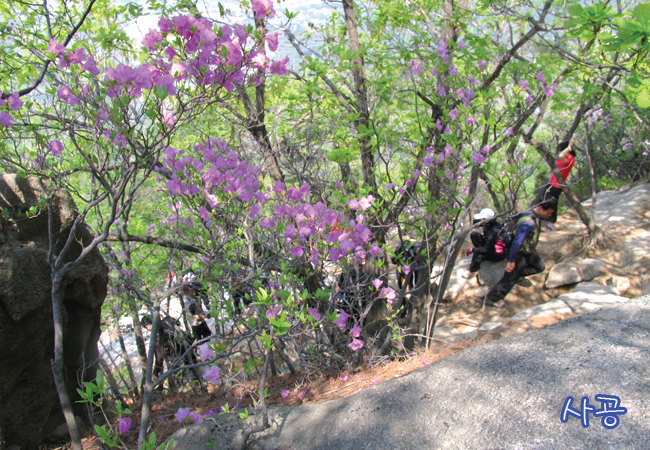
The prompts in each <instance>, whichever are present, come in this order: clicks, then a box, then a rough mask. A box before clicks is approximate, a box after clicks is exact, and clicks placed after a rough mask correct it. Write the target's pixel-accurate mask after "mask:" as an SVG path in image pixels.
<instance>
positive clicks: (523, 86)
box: [519, 80, 528, 89]
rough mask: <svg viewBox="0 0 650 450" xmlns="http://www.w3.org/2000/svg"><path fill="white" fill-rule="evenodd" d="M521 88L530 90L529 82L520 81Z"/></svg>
mask: <svg viewBox="0 0 650 450" xmlns="http://www.w3.org/2000/svg"><path fill="white" fill-rule="evenodd" d="M519 86H521V88H522V89H528V81H526V80H521V81H519Z"/></svg>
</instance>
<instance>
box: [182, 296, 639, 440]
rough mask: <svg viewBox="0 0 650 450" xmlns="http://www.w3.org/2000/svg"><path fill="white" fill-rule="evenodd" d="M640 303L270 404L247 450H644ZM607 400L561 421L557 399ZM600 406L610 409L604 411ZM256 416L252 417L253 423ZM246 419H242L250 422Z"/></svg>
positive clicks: (200, 430)
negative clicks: (323, 397)
mask: <svg viewBox="0 0 650 450" xmlns="http://www.w3.org/2000/svg"><path fill="white" fill-rule="evenodd" d="M649 329H650V299H649V298H648V297H644V298H639V299H636V300H634V301H631V302H628V303H626V304H619V305H618V306H616V307H608V308H603V309H601V310H600V311H595V312H591V313H586V314H583V315H581V316H578V317H574V318H572V319H569V320H565V321H563V322H559V323H557V324H555V325H552V326H549V327H546V328H543V329H539V330H534V331H529V332H527V333H523V334H518V335H514V336H511V337H508V338H504V339H500V340H496V341H492V342H490V343H488V344H484V345H478V346H474V347H471V348H468V349H466V350H463V351H461V352H458V353H455V354H453V355H451V356H448V357H445V358H443V359H440V360H438V361H436V362H435V363H433V364H430V365H428V366H426V367H424V368H422V369H419V370H416V371H414V372H411V373H410V374H408V375H405V376H403V377H400V378H396V379H393V380H390V381H387V382H384V383H381V384H378V385H375V386H372V387H370V388H368V389H365V390H363V391H360V392H358V393H356V394H354V395H352V396H350V397H347V398H343V399H339V400H335V401H330V402H326V403H321V404H310V405H302V406H298V407H293V408H290V407H283V408H272V409H270V421H271V424H272V426H271V428H270V429H268V430H266V431H265V432H263V433H261V434H259V435H254V436H253V437H252V442H251V446H250V448H251V449H281V448H282V449H289V448H291V449H301V450H315V449H319V450H330V449H331V450H348V449H349V450H357V449H373V450H382V449H397V448H399V449H428V448H431V449H433V448H435V449H463V450H464V449H548V448H594V449H605V448H607V449H609V448H612V449H613V448H615V449H620V450H627V449H629V450H636V449H641V448H648V434H649V433H650V409H649V408H648V404H647V403H648V402H647V392H648V389H649V388H650V385H649V382H648V375H649V374H650V333H648V330H649ZM598 394H602V395H610V396H617V397H619V398H620V400H621V404H620V406H622V407H624V408H627V412H626V414H624V415H620V416H619V419H620V423H619V425H618V427H616V428H615V429H606V428H604V427H603V426H602V425H601V420H600V419H599V418H596V417H594V416H593V415H592V416H590V425H589V427H588V428H583V427H582V425H581V423H580V421H579V420H578V419H576V418H574V417H569V420H568V421H567V422H566V423H562V422H561V421H560V414H561V411H562V409H563V406H564V403H565V400H566V399H567V397H569V396H571V397H573V398H574V399H575V400H574V401H573V405H572V407H573V409H580V405H579V403H580V400H581V399H582V397H583V396H587V397H588V398H589V403H590V404H591V405H592V406H594V407H596V408H600V407H602V406H603V405H602V404H601V403H600V402H598V401H596V399H595V396H596V395H598ZM610 409H611V408H610ZM212 417H214V418H215V421H214V422H213V421H205V422H203V424H201V425H191V426H186V427H184V428H182V429H180V430H178V431H177V432H176V433H175V434H174V435H173V438H174V439H175V447H176V448H183V449H185V450H199V449H201V450H203V449H204V448H205V446H204V445H205V444H204V443H206V442H209V441H210V440H211V439H213V440H214V441H213V443H214V447H213V448H214V449H229V448H232V444H233V443H236V442H237V438H238V436H240V435H241V426H242V422H241V421H240V420H239V418H238V417H236V416H234V415H228V416H212ZM254 421H255V418H253V419H252V420H251V422H254ZM249 424H250V422H249Z"/></svg>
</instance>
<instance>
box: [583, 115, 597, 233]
mask: <svg viewBox="0 0 650 450" xmlns="http://www.w3.org/2000/svg"><path fill="white" fill-rule="evenodd" d="M585 134H586V135H587V161H588V162H589V175H590V178H591V199H592V201H591V218H592V219H593V220H594V221H595V220H596V194H598V179H597V178H596V168H595V166H594V157H593V148H594V142H593V139H592V138H591V130H590V129H589V125H588V124H587V123H585Z"/></svg>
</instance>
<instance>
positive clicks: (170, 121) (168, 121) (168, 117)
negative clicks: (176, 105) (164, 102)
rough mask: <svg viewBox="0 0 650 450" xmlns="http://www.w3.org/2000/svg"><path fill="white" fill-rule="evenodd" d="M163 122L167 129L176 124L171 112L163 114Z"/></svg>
mask: <svg viewBox="0 0 650 450" xmlns="http://www.w3.org/2000/svg"><path fill="white" fill-rule="evenodd" d="M163 122H164V123H165V125H166V126H167V127H168V128H171V127H172V126H173V125H174V124H175V123H176V118H175V117H174V113H173V111H165V114H163Z"/></svg>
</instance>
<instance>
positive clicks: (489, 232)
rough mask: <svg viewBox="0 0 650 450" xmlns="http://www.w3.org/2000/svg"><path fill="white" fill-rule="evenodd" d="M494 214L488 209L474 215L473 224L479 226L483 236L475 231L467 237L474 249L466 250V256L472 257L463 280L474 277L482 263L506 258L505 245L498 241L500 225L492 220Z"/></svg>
mask: <svg viewBox="0 0 650 450" xmlns="http://www.w3.org/2000/svg"><path fill="white" fill-rule="evenodd" d="M494 216H495V214H494V211H492V210H491V209H490V208H485V209H483V210H481V212H479V213H478V214H474V224H481V227H482V229H483V234H481V233H478V232H476V231H474V232H472V233H471V234H470V235H469V236H470V239H471V240H472V244H474V248H470V249H468V250H467V256H469V255H472V261H471V262H470V265H469V269H468V270H467V272H466V273H465V274H464V275H463V278H472V277H474V276H476V274H477V273H478V271H479V269H480V268H481V263H482V262H483V261H491V262H499V261H503V259H505V257H506V254H507V253H506V244H505V243H504V242H503V241H502V240H501V239H499V231H500V230H501V224H499V223H498V222H497V221H496V219H495V218H494Z"/></svg>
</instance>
